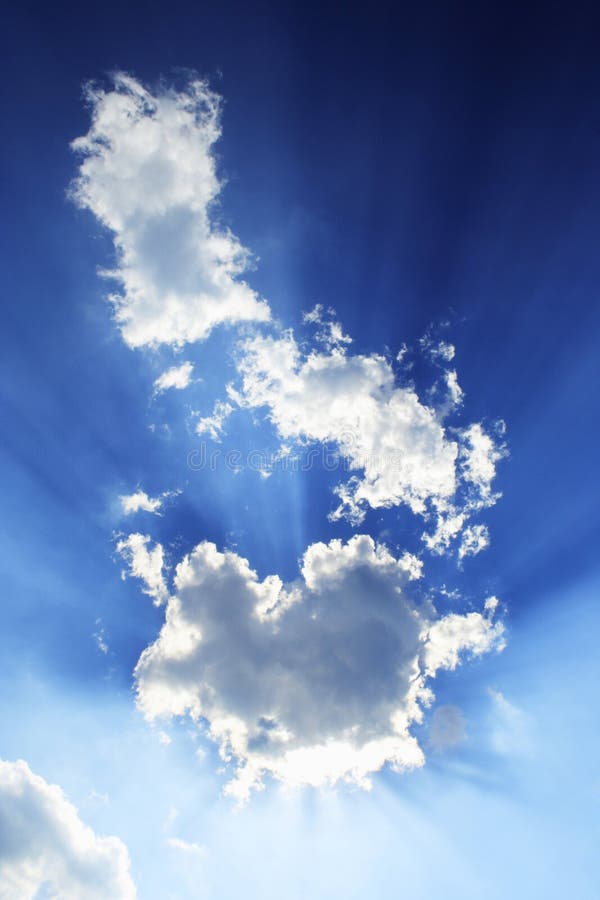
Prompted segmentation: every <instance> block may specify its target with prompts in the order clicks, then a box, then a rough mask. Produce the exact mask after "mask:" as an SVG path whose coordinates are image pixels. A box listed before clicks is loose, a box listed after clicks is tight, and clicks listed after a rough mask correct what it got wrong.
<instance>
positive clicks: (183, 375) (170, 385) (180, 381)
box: [154, 362, 194, 394]
mask: <svg viewBox="0 0 600 900" xmlns="http://www.w3.org/2000/svg"><path fill="white" fill-rule="evenodd" d="M193 371H194V366H193V364H192V363H191V362H184V363H181V365H180V366H172V367H171V368H170V369H167V370H166V372H163V373H162V375H159V377H158V378H157V379H156V380H155V382H154V393H155V394H162V393H163V392H164V391H168V390H176V391H183V390H184V389H185V388H186V387H188V385H189V383H190V381H191V380H192V373H193Z"/></svg>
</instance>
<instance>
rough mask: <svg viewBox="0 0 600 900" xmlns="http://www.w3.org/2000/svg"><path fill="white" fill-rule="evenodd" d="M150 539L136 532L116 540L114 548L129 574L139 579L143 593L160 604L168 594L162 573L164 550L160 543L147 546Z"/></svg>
mask: <svg viewBox="0 0 600 900" xmlns="http://www.w3.org/2000/svg"><path fill="white" fill-rule="evenodd" d="M150 541H151V538H150V536H149V535H147V534H139V532H136V533H133V534H130V535H128V536H127V537H126V538H122V539H121V540H119V541H117V547H116V549H117V553H119V554H120V555H121V556H122V557H123V559H125V560H126V562H127V563H128V566H129V574H130V575H131V576H132V577H134V578H139V579H140V581H141V582H142V583H143V585H144V588H143V590H144V593H145V594H148V596H149V597H152V599H153V600H154V603H155V604H156V605H157V606H160V604H161V603H164V601H165V600H166V598H167V597H168V595H169V592H168V589H167V585H166V582H165V579H164V574H163V569H164V564H165V561H164V552H163V548H162V546H161V545H160V544H156V545H155V546H154V547H152V548H149V547H148V545H149V544H150Z"/></svg>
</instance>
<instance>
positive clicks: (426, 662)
mask: <svg viewBox="0 0 600 900" xmlns="http://www.w3.org/2000/svg"><path fill="white" fill-rule="evenodd" d="M420 575H421V569H420V566H418V565H415V559H414V557H413V556H411V555H410V554H404V555H403V556H401V557H400V558H396V557H394V556H393V555H392V554H391V553H390V551H389V550H388V549H387V548H386V547H385V546H384V545H382V544H376V543H375V541H373V539H372V538H371V537H369V536H368V535H357V536H355V537H353V538H352V539H351V540H350V541H348V543H345V544H344V543H342V542H341V541H339V540H333V541H331V542H330V543H329V544H323V543H316V544H312V545H311V546H309V547H308V549H307V550H306V552H305V554H304V556H303V559H302V562H301V570H300V575H299V577H298V578H297V579H296V580H295V581H293V582H291V583H288V584H284V583H283V582H282V581H281V579H280V578H279V577H278V576H277V575H270V576H268V577H266V578H265V579H264V580H262V581H261V580H260V579H259V578H258V576H257V574H256V573H255V572H254V571H253V570H252V569H251V568H250V565H249V563H248V561H247V560H246V559H244V558H242V557H241V556H239V555H238V554H236V553H234V552H231V551H228V552H220V551H219V550H218V549H217V548H216V546H215V545H214V544H212V543H209V542H206V541H205V542H202V543H200V544H198V546H197V547H196V548H195V549H194V550H193V551H192V552H191V553H190V554H189V555H188V556H186V557H185V558H184V559H183V560H182V561H181V562H180V563H179V565H178V566H177V569H176V573H175V578H174V590H173V592H172V596H170V598H169V600H168V603H167V607H166V615H165V624H164V625H163V628H162V630H161V632H160V635H159V637H158V638H157V640H156V641H155V642H154V643H153V644H151V645H150V646H149V647H148V648H147V649H146V650H145V651H144V652H143V654H142V656H141V657H140V660H139V662H138V664H137V667H136V671H135V678H136V684H137V699H138V704H139V706H140V708H141V710H142V711H143V713H144V715H145V716H146V717H147V718H148V719H149V720H151V721H154V720H160V719H162V718H169V717H172V716H184V715H189V716H191V718H192V719H193V720H195V721H196V723H197V724H198V727H202V725H201V723H203V722H205V723H207V726H206V727H207V731H208V736H209V737H210V738H211V739H212V740H214V741H215V742H216V743H217V744H218V746H219V749H220V753H221V755H222V757H223V759H224V760H225V761H227V762H231V763H233V764H234V765H235V775H234V778H233V780H232V781H231V782H230V783H229V785H228V786H227V788H226V791H227V792H228V793H229V794H231V795H233V796H235V797H237V798H238V799H239V800H245V799H246V798H247V797H248V795H249V793H250V792H251V790H252V789H253V788H257V787H260V786H261V785H262V783H263V778H264V776H265V774H271V775H272V776H274V777H275V778H277V779H279V780H281V781H283V782H285V783H286V784H290V785H321V784H325V783H335V782H336V781H339V780H345V781H349V782H353V783H356V784H358V785H361V786H363V787H368V786H369V776H370V774H371V773H373V772H376V771H378V770H379V769H380V768H381V767H382V766H383V765H385V764H386V763H389V764H390V765H391V766H392V767H393V768H395V769H396V770H401V769H407V768H412V767H415V766H420V765H422V764H423V761H424V756H423V751H422V749H421V748H420V746H419V745H418V743H417V741H416V739H415V737H414V736H413V735H412V734H411V733H410V726H411V724H413V723H416V722H420V721H421V719H422V714H423V713H422V709H423V706H425V705H427V704H429V703H430V702H431V699H432V697H433V695H432V692H431V688H430V683H429V682H430V679H432V678H434V677H435V675H436V672H437V671H438V670H439V669H443V668H445V669H453V668H455V667H456V666H457V665H458V663H459V662H460V660H461V659H462V657H463V656H464V655H465V654H470V655H475V656H479V655H481V654H483V653H486V652H488V651H489V650H491V649H493V648H496V649H501V648H502V646H503V643H502V634H503V626H502V623H501V622H494V621H493V612H494V609H495V607H494V605H493V604H489V605H488V606H487V607H486V608H485V609H484V611H483V613H477V612H471V613H468V614H467V615H458V614H450V615H447V616H444V617H441V618H440V616H439V615H438V614H437V612H436V610H435V608H434V607H433V605H432V604H431V602H429V601H424V602H421V603H418V602H417V601H416V600H415V599H413V591H412V590H411V586H410V582H411V581H415V580H416V579H418V578H419V576H420Z"/></svg>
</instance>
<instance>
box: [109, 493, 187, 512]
mask: <svg viewBox="0 0 600 900" xmlns="http://www.w3.org/2000/svg"><path fill="white" fill-rule="evenodd" d="M180 493H181V491H180V490H177V491H163V493H162V494H159V495H158V497H149V496H148V494H147V493H146V491H142V490H141V489H140V490H137V491H134V492H133V494H121V496H120V497H119V500H120V502H121V509H122V511H123V512H124V513H125V515H126V516H130V515H133V514H134V513H137V512H149V513H154V514H155V515H157V516H159V515H161V510H162V508H163V506H164V502H165V500H168V499H170V498H172V497H176V496H177V495H178V494H180Z"/></svg>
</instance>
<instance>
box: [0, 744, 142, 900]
mask: <svg viewBox="0 0 600 900" xmlns="http://www.w3.org/2000/svg"><path fill="white" fill-rule="evenodd" d="M44 889H50V890H51V891H52V894H51V896H56V897H69V898H72V900H106V898H107V897H111V898H114V900H135V898H136V897H137V892H136V888H135V884H134V882H133V879H132V877H131V874H130V860H129V854H128V851H127V848H126V846H125V844H124V843H123V842H122V841H121V840H120V839H119V838H117V837H99V836H98V835H96V834H95V833H94V831H93V830H92V829H91V828H90V827H89V826H88V825H85V824H84V823H83V822H82V820H81V819H80V817H79V814H78V812H77V809H76V808H75V807H74V806H73V804H72V803H71V802H70V801H69V800H68V799H67V798H66V796H65V794H64V792H63V791H62V789H61V788H60V787H58V786H57V785H53V784H49V783H48V782H46V781H45V780H44V779H43V778H42V777H41V776H39V775H36V774H34V773H33V772H32V771H31V769H30V768H29V766H28V764H27V763H26V762H25V761H24V760H17V761H16V762H8V761H5V760H0V898H4V900H30V898H31V897H32V896H37V892H38V891H39V890H44ZM44 896H45V894H44ZM49 896H50V895H49Z"/></svg>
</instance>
